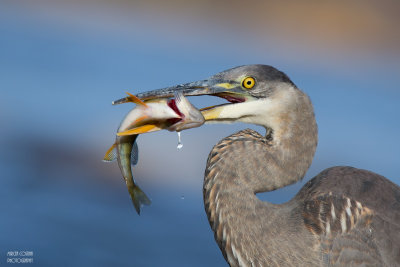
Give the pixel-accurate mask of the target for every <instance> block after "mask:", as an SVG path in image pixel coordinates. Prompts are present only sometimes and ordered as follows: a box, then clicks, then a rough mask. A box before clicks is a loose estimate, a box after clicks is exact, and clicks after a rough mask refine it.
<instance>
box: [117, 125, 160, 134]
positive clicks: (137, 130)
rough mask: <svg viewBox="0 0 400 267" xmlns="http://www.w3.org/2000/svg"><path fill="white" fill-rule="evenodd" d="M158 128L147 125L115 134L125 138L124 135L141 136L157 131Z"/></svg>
mask: <svg viewBox="0 0 400 267" xmlns="http://www.w3.org/2000/svg"><path fill="white" fill-rule="evenodd" d="M158 130H160V128H158V127H157V126H155V125H154V124H147V125H143V126H140V127H136V128H133V129H130V130H127V131H123V132H119V133H117V135H118V136H125V135H134V134H142V133H148V132H154V131H158Z"/></svg>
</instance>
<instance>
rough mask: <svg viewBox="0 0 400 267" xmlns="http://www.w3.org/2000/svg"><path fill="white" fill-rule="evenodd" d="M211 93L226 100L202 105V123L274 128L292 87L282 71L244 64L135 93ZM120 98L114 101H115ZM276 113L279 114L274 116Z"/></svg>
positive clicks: (158, 95)
mask: <svg viewBox="0 0 400 267" xmlns="http://www.w3.org/2000/svg"><path fill="white" fill-rule="evenodd" d="M178 91H179V92H182V93H183V95H185V96H199V95H211V96H217V97H220V98H224V99H225V100H227V101H228V102H227V103H224V104H221V105H216V106H210V107H206V108H202V109H201V112H202V114H203V116H204V118H205V120H206V122H222V123H229V122H237V121H240V122H246V123H252V124H256V125H261V126H265V127H268V128H274V127H273V126H274V125H273V124H274V123H277V120H278V121H279V120H280V119H281V118H278V117H282V114H284V113H285V112H288V110H289V109H290V106H291V104H293V102H294V101H295V98H294V96H295V93H296V91H300V90H298V89H297V88H296V86H295V85H294V84H293V82H292V81H291V80H290V79H289V77H288V76H287V75H286V74H284V73H283V72H281V71H279V70H277V69H275V68H274V67H271V66H268V65H245V66H239V67H235V68H232V69H229V70H226V71H222V72H220V73H217V74H215V75H213V76H211V77H209V78H208V79H205V80H200V81H195V82H190V83H185V84H179V85H176V86H172V87H167V88H163V89H158V90H153V91H148V92H144V93H140V94H138V95H137V97H139V98H140V99H142V100H151V99H158V98H169V97H173V96H174V94H175V93H176V92H178ZM121 101H123V99H121V100H118V101H116V102H115V103H119V102H121ZM278 115H279V116H278Z"/></svg>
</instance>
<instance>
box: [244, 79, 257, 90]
mask: <svg viewBox="0 0 400 267" xmlns="http://www.w3.org/2000/svg"><path fill="white" fill-rule="evenodd" d="M255 84H256V80H254V78H253V77H246V78H244V79H243V81H242V86H243V87H244V88H246V89H251V88H253V87H254V85H255Z"/></svg>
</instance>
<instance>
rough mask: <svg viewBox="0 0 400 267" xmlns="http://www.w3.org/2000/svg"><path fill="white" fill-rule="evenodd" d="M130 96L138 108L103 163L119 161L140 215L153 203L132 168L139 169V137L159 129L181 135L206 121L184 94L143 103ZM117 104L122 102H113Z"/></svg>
mask: <svg viewBox="0 0 400 267" xmlns="http://www.w3.org/2000/svg"><path fill="white" fill-rule="evenodd" d="M127 94H128V97H126V100H127V101H126V102H133V103H135V104H136V107H135V108H134V109H132V110H131V111H129V112H128V114H127V115H126V116H125V117H124V119H123V120H122V121H121V123H120V126H119V127H118V130H117V134H116V139H115V142H114V144H113V145H112V146H111V147H110V148H109V149H108V150H107V152H106V154H105V156H104V158H103V161H105V162H112V161H115V160H117V161H118V166H119V168H120V170H121V173H122V176H123V178H124V180H125V183H126V186H127V188H128V191H129V195H130V197H131V200H132V203H133V206H134V207H135V210H136V212H137V213H138V214H139V215H140V209H141V206H142V205H147V206H148V205H150V204H151V200H150V199H149V197H148V196H147V195H146V194H145V193H144V192H143V191H142V189H140V187H139V186H138V185H137V184H136V183H135V180H134V179H133V175H132V166H135V165H136V164H137V162H138V159H139V150H138V146H137V142H136V140H137V137H138V136H139V134H143V133H150V132H154V131H159V130H168V131H176V132H180V131H182V130H186V129H190V128H195V127H199V126H201V125H203V124H204V122H205V119H204V117H203V115H202V113H201V111H200V110H198V109H196V108H195V107H194V106H193V105H192V104H191V103H190V102H189V101H188V100H187V98H185V97H184V96H183V94H182V93H176V94H175V95H174V98H172V99H165V98H161V99H156V100H151V101H142V100H140V99H139V98H137V97H136V96H134V95H132V94H130V93H127ZM126 102H123V103H126ZM113 104H119V103H114V102H113Z"/></svg>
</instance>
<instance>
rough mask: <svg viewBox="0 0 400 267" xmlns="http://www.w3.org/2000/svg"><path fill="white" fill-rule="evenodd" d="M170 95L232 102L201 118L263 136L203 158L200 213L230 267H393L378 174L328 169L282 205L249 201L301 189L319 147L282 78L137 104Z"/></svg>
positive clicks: (269, 71)
mask: <svg viewBox="0 0 400 267" xmlns="http://www.w3.org/2000/svg"><path fill="white" fill-rule="evenodd" d="M177 92H180V93H182V94H183V95H186V96H197V95H213V96H218V97H222V98H224V99H226V100H228V102H230V103H227V104H224V105H218V106H212V107H207V108H204V109H202V110H201V112H202V115H203V116H204V118H205V121H206V122H217V123H231V122H237V121H240V122H245V123H252V124H256V125H261V126H263V127H264V128H265V129H266V134H265V136H262V135H260V134H259V133H257V132H255V131H253V130H249V129H247V130H243V131H240V132H238V133H236V134H233V135H231V136H229V137H226V138H224V139H223V140H221V141H220V142H219V143H218V144H217V145H216V146H215V147H214V148H213V149H212V151H211V152H210V155H209V157H208V161H207V166H206V171H205V178H204V188H203V194H204V204H205V210H206V213H207V216H208V219H209V222H210V225H211V228H212V230H213V231H214V234H215V239H216V241H217V243H218V245H219V247H220V249H221V251H222V253H223V255H224V257H225V259H226V260H227V261H228V263H229V264H230V265H231V266H400V188H399V186H397V185H395V184H394V183H392V182H390V181H389V180H387V179H386V178H384V177H382V176H380V175H378V174H375V173H372V172H369V171H365V170H360V169H355V168H352V167H333V168H330V169H327V170H325V171H323V172H321V173H320V174H319V175H317V176H316V177H315V178H313V179H311V180H310V181H309V182H308V183H307V184H306V185H305V186H304V187H303V188H302V189H301V190H300V192H299V193H298V194H297V195H296V196H295V197H294V198H293V199H292V200H290V201H289V202H287V203H283V204H279V205H278V204H272V203H268V202H264V201H261V200H259V199H258V198H257V197H256V195H255V194H256V193H259V192H268V191H272V190H276V189H278V188H282V187H285V186H287V185H290V184H293V183H295V182H297V181H299V180H301V179H302V178H303V177H304V175H305V173H306V171H307V170H308V168H309V166H310V164H311V162H312V159H313V157H314V153H315V149H316V146H317V140H318V134H317V124H316V121H315V117H314V110H313V106H312V104H311V101H310V99H309V98H308V96H307V95H306V94H305V93H303V92H302V91H301V90H300V89H298V88H297V87H296V85H295V84H294V83H293V82H292V81H291V80H290V79H289V77H288V76H287V75H286V74H284V73H283V72H281V71H279V70H277V69H275V68H273V67H271V66H266V65H248V66H240V67H236V68H233V69H230V70H227V71H223V72H221V73H218V74H216V75H214V76H211V77H210V78H208V79H206V80H201V81H196V82H191V83H186V84H180V85H177V86H173V87H167V88H163V89H159V90H153V91H149V92H145V93H142V94H138V95H137V96H138V97H139V98H141V99H149V100H150V99H157V98H167V97H173V96H174V94H176V93H177ZM125 101H127V100H126V99H120V100H118V101H116V102H117V103H123V102H125Z"/></svg>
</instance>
